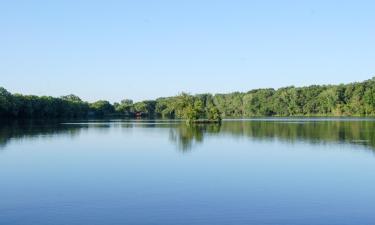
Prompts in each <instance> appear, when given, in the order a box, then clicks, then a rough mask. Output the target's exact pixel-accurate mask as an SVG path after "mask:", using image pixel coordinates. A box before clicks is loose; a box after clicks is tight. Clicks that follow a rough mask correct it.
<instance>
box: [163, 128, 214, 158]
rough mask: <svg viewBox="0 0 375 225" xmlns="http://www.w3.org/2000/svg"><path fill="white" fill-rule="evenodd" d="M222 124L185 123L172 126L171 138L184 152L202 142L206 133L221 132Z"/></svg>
mask: <svg viewBox="0 0 375 225" xmlns="http://www.w3.org/2000/svg"><path fill="white" fill-rule="evenodd" d="M220 127H221V125H220V124H206V125H185V124H181V125H180V126H178V127H177V128H171V129H170V132H169V140H170V141H171V142H173V143H175V144H176V145H177V147H178V149H180V150H181V151H182V152H186V151H189V150H191V149H192V148H193V147H194V146H195V145H196V144H199V143H202V142H203V140H204V135H207V134H218V133H220Z"/></svg>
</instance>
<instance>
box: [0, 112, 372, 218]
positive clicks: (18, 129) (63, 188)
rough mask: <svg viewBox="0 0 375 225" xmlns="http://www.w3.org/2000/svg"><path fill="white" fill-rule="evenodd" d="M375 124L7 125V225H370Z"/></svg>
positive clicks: (1, 148) (0, 185)
mask: <svg viewBox="0 0 375 225" xmlns="http://www.w3.org/2000/svg"><path fill="white" fill-rule="evenodd" d="M374 152H375V121H373V120H321V119H319V120H313V119H312V120H306V119H301V120H299V119H293V120H290V119H278V120H247V121H224V122H223V123H222V125H204V126H187V125H186V124H184V123H181V122H178V121H123V120H99V121H73V122H72V121H59V122H56V121H54V122H17V123H6V124H3V125H1V126H0V224H1V225H18V224H19V225H25V224H35V225H44V224H48V225H50V224H51V225H60V224H61V225H67V224H70V225H74V224H90V225H96V224H98V225H99V224H100V225H109V224H142V225H143V224H145V225H146V224H147V225H148V224H155V225H156V224H160V225H169V224H171V225H172V224H173V225H185V224H186V225H195V224H197V225H198V224H199V225H201V224H202V225H203V224H204V225H207V224H214V225H221V224H223V225H224V224H225V225H229V224H256V225H263V224H267V225H283V224H285V225H297V224H298V225H315V224H316V225H320V224H326V225H335V224H337V225H346V224H348V225H349V224H350V225H367V224H368V225H373V224H375V213H374V208H375V191H374V190H375V155H374Z"/></svg>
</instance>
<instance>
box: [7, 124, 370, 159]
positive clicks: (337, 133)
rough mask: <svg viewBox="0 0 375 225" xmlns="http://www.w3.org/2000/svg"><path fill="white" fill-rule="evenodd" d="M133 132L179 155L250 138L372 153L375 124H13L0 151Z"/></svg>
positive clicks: (10, 125) (8, 126)
mask: <svg viewBox="0 0 375 225" xmlns="http://www.w3.org/2000/svg"><path fill="white" fill-rule="evenodd" d="M134 128H141V129H155V128H160V129H155V132H160V130H162V131H163V132H165V136H166V138H169V140H170V142H171V143H173V144H174V145H176V147H177V148H178V149H179V150H181V151H182V152H187V151H189V150H191V149H193V148H194V147H195V146H197V145H199V144H202V143H203V142H204V140H205V138H207V136H215V137H218V136H219V135H221V136H226V137H228V136H229V137H231V138H251V139H253V140H266V141H270V140H279V141H284V142H291V143H293V142H299V141H303V142H308V143H311V144H314V143H319V144H321V143H332V144H334V143H344V144H354V145H362V146H367V147H369V148H370V149H372V150H375V121H372V120H300V121H299V120H268V121H263V120H256V121H224V122H223V123H222V124H221V125H217V124H208V125H191V126H188V125H186V124H185V123H181V122H179V121H162V122H160V121H141V122H140V121H137V122H136V121H94V122H92V121H83V122H78V123H77V122H73V123H67V122H64V123H62V122H61V121H47V122H46V121H43V122H41V121H14V122H2V123H0V149H3V148H5V147H6V145H7V144H8V143H9V141H11V140H13V141H17V140H23V139H25V138H29V139H30V138H31V139H33V138H48V137H51V138H53V137H55V136H63V135H64V136H68V137H71V138H75V137H77V136H79V135H80V134H81V133H82V131H89V130H90V129H95V130H96V131H100V132H106V133H107V132H110V131H111V129H121V130H122V131H124V130H131V129H134Z"/></svg>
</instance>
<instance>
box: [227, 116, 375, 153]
mask: <svg viewBox="0 0 375 225" xmlns="http://www.w3.org/2000/svg"><path fill="white" fill-rule="evenodd" d="M222 133H225V134H230V135H234V136H247V137H251V138H256V139H272V138H273V139H275V138H277V139H279V140H282V141H288V142H295V141H307V142H310V143H317V142H319V143H321V142H336V143H356V144H364V145H368V146H371V147H372V148H374V149H375V121H308V122H298V121H295V122H286V121H284V122H280V121H267V122H265V121H247V122H229V123H223V126H222Z"/></svg>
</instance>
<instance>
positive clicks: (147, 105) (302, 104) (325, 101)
mask: <svg viewBox="0 0 375 225" xmlns="http://www.w3.org/2000/svg"><path fill="white" fill-rule="evenodd" d="M259 116H375V77H374V78H372V79H370V80H366V81H363V82H356V83H350V84H340V85H311V86H307V87H294V86H290V87H283V88H279V89H272V88H266V89H255V90H250V91H248V92H234V93H229V94H214V95H213V94H197V95H190V94H187V93H181V94H180V95H177V96H173V97H163V98H158V99H155V100H146V101H140V102H133V101H132V100H130V99H124V100H122V101H121V102H119V103H113V104H111V103H110V102H109V101H106V100H100V101H96V102H92V103H89V102H86V101H83V100H81V99H80V98H79V97H78V96H75V95H67V96H62V97H51V96H35V95H22V94H12V93H10V92H8V91H7V90H6V89H5V88H1V87H0V117H1V118H10V119H12V118H14V119H17V118H26V119H27V118H85V117H124V118H169V119H192V120H196V119H209V120H220V119H221V118H247V117H259Z"/></svg>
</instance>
